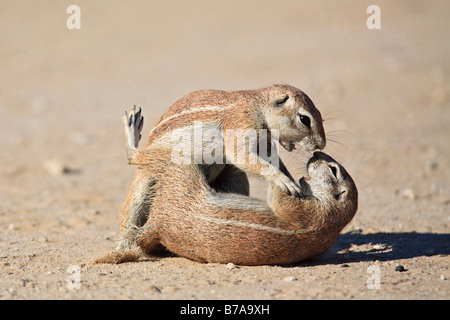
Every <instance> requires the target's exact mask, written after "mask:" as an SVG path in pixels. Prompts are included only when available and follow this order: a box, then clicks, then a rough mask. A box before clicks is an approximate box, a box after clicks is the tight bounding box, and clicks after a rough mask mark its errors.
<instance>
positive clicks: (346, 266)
mask: <svg viewBox="0 0 450 320" xmlns="http://www.w3.org/2000/svg"><path fill="white" fill-rule="evenodd" d="M348 267H350V266H349V265H348V264H346V263H344V264H341V268H348Z"/></svg>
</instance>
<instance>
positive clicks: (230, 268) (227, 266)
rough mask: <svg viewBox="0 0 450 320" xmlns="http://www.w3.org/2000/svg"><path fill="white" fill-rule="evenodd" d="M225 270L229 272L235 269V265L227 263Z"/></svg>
mask: <svg viewBox="0 0 450 320" xmlns="http://www.w3.org/2000/svg"><path fill="white" fill-rule="evenodd" d="M226 268H227V269H229V270H232V269H236V265H235V264H234V263H233V262H229V263H227V265H226Z"/></svg>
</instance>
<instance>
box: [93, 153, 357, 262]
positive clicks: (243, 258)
mask: <svg viewBox="0 0 450 320" xmlns="http://www.w3.org/2000/svg"><path fill="white" fill-rule="evenodd" d="M168 153H170V151H169V150H165V149H155V150H151V151H149V152H148V153H142V154H140V155H139V157H138V158H137V159H135V160H136V162H137V163H139V165H140V166H142V169H145V170H148V172H149V174H152V176H154V177H156V179H155V180H156V182H155V185H154V189H153V192H154V193H153V195H152V197H153V202H152V206H151V210H150V213H149V216H148V219H147V221H146V223H145V225H144V226H143V227H141V228H140V229H139V230H138V232H137V234H136V244H137V248H132V249H124V250H118V251H115V252H112V253H109V254H106V255H104V256H103V257H101V258H99V259H97V260H96V261H95V262H96V263H120V262H126V261H136V260H138V259H139V258H141V257H145V254H146V253H148V254H152V253H153V251H154V250H157V249H158V248H159V246H160V245H161V244H162V245H163V246H164V247H165V248H166V249H168V250H169V251H171V252H173V253H175V254H177V255H180V256H182V257H186V258H189V259H192V260H195V261H199V262H216V263H229V262H232V263H235V264H238V265H264V264H278V265H283V264H293V263H296V262H299V261H301V260H303V259H306V258H309V257H312V256H315V255H318V254H320V253H322V252H324V251H325V250H327V249H328V248H329V247H330V246H331V245H332V244H333V243H334V241H335V240H336V238H337V237H338V235H339V233H340V231H341V230H342V229H343V228H344V227H345V226H346V225H347V224H348V223H349V222H350V221H351V219H352V218H353V216H354V214H355V213H356V210H357V206H358V192H357V189H356V186H355V184H354V182H353V180H352V178H351V177H350V175H349V174H348V173H347V172H346V170H345V169H344V168H343V167H342V166H341V165H339V164H338V163H337V162H336V161H335V160H334V159H332V158H331V157H329V156H328V155H326V154H324V153H322V152H315V153H314V156H313V157H312V158H311V159H310V160H309V161H308V164H307V172H308V176H307V177H304V178H301V179H300V181H299V183H300V186H301V190H302V193H301V194H300V196H298V197H293V196H289V195H288V194H287V193H286V191H284V190H282V189H281V188H279V187H278V186H277V185H275V184H274V183H271V184H270V186H269V190H268V203H265V202H263V201H261V200H258V199H255V198H251V197H249V196H245V195H242V194H236V193H225V192H217V191H215V190H214V189H213V188H211V187H210V185H209V184H208V182H207V180H206V178H205V175H204V174H203V172H202V170H201V168H200V167H199V166H188V167H186V166H185V165H182V164H175V163H162V162H160V161H154V160H152V159H155V158H156V159H158V158H160V157H163V156H164V154H165V155H166V156H167V155H168Z"/></svg>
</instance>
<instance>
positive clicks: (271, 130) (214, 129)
mask: <svg viewBox="0 0 450 320" xmlns="http://www.w3.org/2000/svg"><path fill="white" fill-rule="evenodd" d="M124 123H125V130H126V135H127V137H128V139H127V158H128V162H129V163H130V164H134V165H137V166H138V168H137V171H136V175H135V178H134V181H133V183H132V185H131V187H130V190H129V193H128V197H127V199H126V200H125V203H124V205H123V207H122V214H121V241H120V243H119V245H118V249H126V248H130V247H133V246H134V240H135V236H136V232H137V230H139V228H140V227H142V226H143V225H144V224H145V221H146V220H147V216H148V214H149V212H150V207H151V203H152V201H153V200H152V199H153V195H154V184H155V183H156V177H157V176H154V175H153V174H154V173H153V172H152V171H151V170H150V171H149V170H148V164H147V165H144V166H143V165H142V161H141V158H142V157H141V154H142V155H143V157H144V158H145V157H146V156H147V155H148V154H153V156H154V158H153V159H150V160H149V161H150V162H149V164H150V163H152V164H153V163H154V162H155V161H159V162H161V163H167V162H174V161H175V162H176V161H178V162H179V163H184V164H185V168H187V167H188V166H193V167H198V166H200V167H201V170H202V172H203V174H204V176H205V178H206V181H207V182H208V184H209V185H210V186H211V187H213V188H214V189H215V190H216V191H221V192H229V193H239V194H243V195H249V183H248V180H247V176H246V172H247V173H253V174H257V175H261V176H263V177H264V178H266V179H267V180H268V181H269V182H271V183H274V184H275V185H277V186H279V187H280V188H282V189H283V190H284V191H286V192H287V193H288V194H293V195H295V194H297V195H298V194H300V193H301V191H300V188H299V187H298V186H297V184H296V182H295V181H294V179H293V178H292V176H290V174H289V172H288V171H287V170H286V168H285V166H284V164H283V163H282V162H281V160H279V159H278V157H277V152H276V150H275V148H273V147H272V144H271V143H272V142H273V141H274V138H276V139H278V140H279V143H280V144H281V145H282V146H283V147H284V148H285V149H286V150H288V151H291V150H293V149H294V148H295V145H296V144H297V143H300V144H302V145H303V146H304V147H305V148H306V149H307V150H309V151H313V150H316V149H323V148H324V147H325V144H326V138H325V133H324V129H323V125H322V117H321V114H320V112H319V111H318V110H317V109H316V107H315V106H314V104H313V102H312V101H311V99H309V97H308V96H307V95H306V94H304V93H303V92H302V91H300V90H299V89H297V88H295V87H292V86H289V85H273V86H269V87H265V88H261V89H256V90H242V91H220V90H200V91H195V92H192V93H189V94H188V95H186V96H184V97H182V98H181V99H179V100H178V101H176V102H175V103H174V104H173V105H172V106H171V107H170V108H169V109H168V110H167V111H166V112H165V113H164V114H163V115H162V116H161V118H160V119H159V120H158V121H157V122H156V124H155V126H154V127H153V129H152V131H151V133H150V135H149V139H148V143H147V146H146V148H145V150H142V151H138V150H137V144H138V142H139V140H140V138H141V135H140V132H141V130H142V125H143V117H142V116H141V110H140V109H139V110H136V109H134V110H132V111H131V112H130V113H129V114H126V115H125V117H124ZM241 138H244V140H239V139H241ZM252 138H254V139H253V140H252ZM251 141H253V142H254V143H253V144H252V143H251ZM160 149H165V150H171V152H170V153H153V151H154V150H160ZM180 149H181V150H180ZM179 151H181V154H182V157H181V158H180V157H179V155H180V152H179ZM160 156H162V157H163V158H160ZM158 157H159V158H158ZM186 170H187V169H186ZM192 170H194V169H192ZM158 179H162V177H159V178H158ZM174 187H176V186H175V185H174ZM186 205H189V204H188V203H187V204H186Z"/></svg>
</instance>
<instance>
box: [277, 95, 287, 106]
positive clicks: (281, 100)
mask: <svg viewBox="0 0 450 320" xmlns="http://www.w3.org/2000/svg"><path fill="white" fill-rule="evenodd" d="M288 99H289V96H286V97H284V98H283V99H280V100H277V101H276V102H275V104H276V106H277V107H280V106H281V105H282V104H283V103H285V102H286V101H287V100H288Z"/></svg>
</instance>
